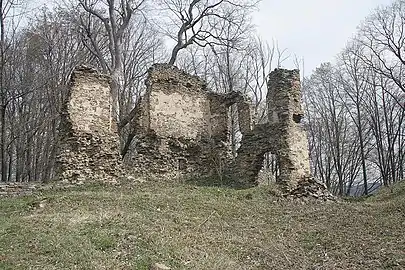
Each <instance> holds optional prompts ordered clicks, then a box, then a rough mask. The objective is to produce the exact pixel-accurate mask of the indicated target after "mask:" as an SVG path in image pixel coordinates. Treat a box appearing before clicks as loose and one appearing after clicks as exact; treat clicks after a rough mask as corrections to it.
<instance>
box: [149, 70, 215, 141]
mask: <svg viewBox="0 0 405 270" xmlns="http://www.w3.org/2000/svg"><path fill="white" fill-rule="evenodd" d="M149 85H150V91H149V104H150V107H149V108H148V109H149V111H150V113H149V115H150V129H152V130H154V131H155V133H156V135H158V136H162V137H172V138H189V139H197V138H201V137H207V136H208V135H209V132H210V123H209V117H210V107H209V106H210V104H209V100H208V97H207V94H206V91H205V90H204V88H205V87H206V86H205V83H204V82H202V81H201V80H200V79H198V78H197V77H193V76H190V75H188V74H185V73H183V72H180V71H179V70H177V69H174V68H172V67H170V68H169V67H164V68H159V67H154V69H153V71H151V72H150V76H149Z"/></svg>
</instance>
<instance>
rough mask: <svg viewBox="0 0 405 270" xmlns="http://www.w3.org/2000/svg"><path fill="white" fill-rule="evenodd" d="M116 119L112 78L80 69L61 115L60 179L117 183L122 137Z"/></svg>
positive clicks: (85, 68) (76, 71) (86, 69)
mask: <svg viewBox="0 0 405 270" xmlns="http://www.w3.org/2000/svg"><path fill="white" fill-rule="evenodd" d="M112 119H113V118H112V117H111V98H110V79H109V77H108V76H105V75H102V74H100V73H98V72H97V71H96V70H95V69H92V68H89V67H85V66H81V67H78V68H76V69H75V70H74V72H73V73H72V76H71V86H70V89H69V92H68V97H67V99H66V100H65V101H64V103H63V107H62V112H61V123H60V127H59V153H58V156H57V171H58V174H57V176H58V178H59V179H60V180H64V181H69V182H78V181H85V180H86V181H89V180H91V179H94V180H97V181H107V182H108V181H115V179H116V177H117V176H118V175H119V172H120V170H121V168H120V164H119V162H120V158H119V137H118V134H117V132H116V128H115V123H114V121H113V120H112Z"/></svg>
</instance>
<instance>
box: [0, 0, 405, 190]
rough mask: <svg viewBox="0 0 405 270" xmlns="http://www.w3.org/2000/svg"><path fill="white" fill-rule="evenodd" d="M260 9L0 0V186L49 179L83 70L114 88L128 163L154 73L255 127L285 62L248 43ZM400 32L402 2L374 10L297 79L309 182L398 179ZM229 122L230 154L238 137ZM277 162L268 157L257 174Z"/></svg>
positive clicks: (226, 0)
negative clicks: (245, 111)
mask: <svg viewBox="0 0 405 270" xmlns="http://www.w3.org/2000/svg"><path fill="white" fill-rule="evenodd" d="M258 2H259V1H257V2H254V1H248V0H189V1H182V0H72V1H60V3H59V4H58V5H55V6H53V7H46V6H44V7H43V8H42V9H40V10H35V11H30V9H29V5H28V2H27V1H23V0H20V1H16V0H0V6H1V10H0V162H1V164H0V170H1V178H0V182H30V181H47V180H50V179H52V178H53V176H54V165H55V164H54V162H55V156H56V154H57V153H56V150H57V149H56V146H57V143H56V140H57V133H58V121H59V120H58V119H59V110H60V108H61V103H62V101H63V100H64V98H65V96H66V94H67V90H68V87H69V85H68V84H69V77H70V74H71V72H72V71H73V69H74V67H75V66H77V65H80V64H87V65H92V66H95V67H97V68H98V69H99V70H100V71H102V72H103V73H106V74H109V75H110V76H111V78H112V83H111V89H112V95H113V101H114V112H115V115H116V119H117V121H118V127H119V134H120V137H121V145H122V154H123V156H124V157H125V160H126V161H127V162H130V156H131V155H132V154H133V149H132V142H133V139H134V132H133V128H132V127H133V125H132V124H131V123H132V122H131V121H132V118H133V113H134V110H133V109H134V107H135V105H136V103H137V101H138V100H139V97H141V96H142V94H143V92H144V90H145V85H144V80H145V76H146V71H147V69H148V68H149V67H150V66H151V65H152V64H153V63H162V62H163V63H169V64H175V65H176V66H178V67H179V68H181V69H183V70H185V71H187V72H189V73H191V74H195V75H198V76H200V77H201V78H202V79H204V80H205V81H207V83H208V85H209V87H210V89H211V90H212V91H217V92H223V93H225V92H231V91H240V92H243V93H245V94H246V95H248V96H250V97H251V98H252V108H253V110H254V118H255V119H254V120H255V122H256V123H259V122H263V121H265V119H266V117H265V115H266V106H265V97H266V92H267V76H268V74H269V73H270V71H271V70H273V69H274V68H277V67H283V62H284V61H285V60H286V58H287V57H290V56H289V55H288V53H287V51H286V50H285V49H281V48H279V47H278V46H277V44H276V43H275V42H273V43H268V42H267V41H265V40H263V39H262V38H261V37H260V36H258V35H257V34H256V32H255V26H254V25H253V23H252V21H251V17H252V14H253V12H254V11H255V10H256V9H257V8H258ZM404 25H405V1H404V0H396V1H393V3H392V4H391V5H389V6H385V7H379V8H377V9H376V10H375V11H373V13H372V14H370V15H369V16H368V17H367V18H365V20H364V21H363V23H362V24H361V25H360V26H359V27H358V32H357V33H356V35H354V36H353V38H352V39H351V40H349V41H348V42H347V45H346V47H345V48H342V51H341V52H340V53H339V54H338V55H337V57H336V61H335V62H333V63H321V64H320V65H319V67H318V68H317V69H316V70H315V71H314V72H313V73H312V74H311V75H310V76H309V77H305V78H303V79H302V89H303V101H304V105H305V109H306V118H305V122H304V125H305V127H306V129H307V131H308V134H309V144H310V156H311V166H312V169H313V174H314V176H315V177H316V178H318V179H319V180H320V181H322V182H324V183H325V184H326V185H327V187H328V188H329V189H330V190H331V191H332V192H333V193H334V194H338V195H350V194H354V193H355V192H356V189H357V186H358V185H359V184H361V186H362V188H361V191H360V193H361V194H363V193H364V194H367V193H368V191H369V190H372V189H373V186H375V185H385V186H389V185H391V184H393V183H395V182H397V181H399V180H401V179H404V165H405V124H404V118H405V82H404V80H405V73H404V72H405V27H404ZM314 42H322V41H321V40H320V41H314ZM295 62H296V66H297V68H301V65H303V63H302V62H300V61H298V60H296V61H295ZM234 111H235V108H231V109H230V115H234ZM230 119H231V121H230V123H229V125H230V131H231V132H230V141H231V142H232V150H233V153H234V154H235V153H236V150H237V147H238V142H239V141H240V134H239V132H238V126H237V121H236V119H235V117H231V118H230ZM276 163H277V161H276V159H274V160H273V159H272V158H271V157H270V158H269V159H268V162H266V164H265V167H268V168H269V169H272V170H274V171H276V170H277V166H276V165H277V164H276ZM361 194H358V195H361Z"/></svg>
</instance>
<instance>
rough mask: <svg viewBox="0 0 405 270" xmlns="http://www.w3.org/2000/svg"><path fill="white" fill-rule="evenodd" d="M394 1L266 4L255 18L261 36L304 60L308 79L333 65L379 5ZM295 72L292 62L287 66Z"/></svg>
mask: <svg viewBox="0 0 405 270" xmlns="http://www.w3.org/2000/svg"><path fill="white" fill-rule="evenodd" d="M391 2H392V1H391V0H262V3H261V4H260V10H259V12H258V13H257V14H255V16H254V23H255V24H256V25H257V26H258V33H259V35H260V36H261V37H262V38H263V39H264V40H266V41H268V42H269V43H270V44H271V43H272V39H274V40H275V41H277V42H278V44H279V47H280V48H281V49H287V50H288V53H289V54H291V55H292V56H294V54H295V55H297V56H298V57H299V58H303V59H304V63H305V70H304V72H305V74H304V75H305V76H307V75H310V73H311V71H312V70H313V69H315V68H316V67H317V66H319V65H320V64H321V63H323V62H332V61H333V60H334V57H335V55H337V54H338V53H339V52H340V51H341V50H342V49H343V48H344V46H345V44H346V42H347V41H348V40H349V39H350V37H351V36H353V35H354V34H355V33H356V27H357V26H358V25H359V24H360V23H361V22H362V20H364V19H365V17H366V16H368V15H369V14H370V13H371V12H372V11H373V10H374V9H375V8H376V7H378V6H379V5H388V4H390V3H391ZM283 66H284V67H285V68H295V66H294V64H293V61H292V60H291V59H290V60H289V61H286V62H285V63H284V65H283Z"/></svg>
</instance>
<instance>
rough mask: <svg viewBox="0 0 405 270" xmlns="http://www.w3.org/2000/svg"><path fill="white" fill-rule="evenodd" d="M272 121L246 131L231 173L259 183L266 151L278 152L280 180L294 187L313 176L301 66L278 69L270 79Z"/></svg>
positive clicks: (245, 182) (243, 180)
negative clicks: (303, 121)
mask: <svg viewBox="0 0 405 270" xmlns="http://www.w3.org/2000/svg"><path fill="white" fill-rule="evenodd" d="M267 103H268V118H269V122H268V123H265V124H259V125H257V126H255V128H254V129H253V130H248V131H247V132H245V134H244V137H243V139H242V142H241V147H240V148H239V150H238V155H237V157H236V160H235V162H234V163H233V164H232V166H231V167H230V174H231V175H232V177H233V178H235V179H236V181H239V182H240V183H241V184H242V185H244V186H254V185H257V184H258V179H257V176H258V173H259V171H260V169H261V168H262V166H263V160H264V154H265V153H268V152H271V153H273V154H276V155H277V157H278V162H279V169H280V176H279V179H278V182H280V183H282V184H283V186H284V187H285V188H286V189H287V190H293V189H294V188H296V187H297V185H298V183H299V182H300V181H304V180H306V179H308V178H309V177H310V166H309V155H308V141H307V135H306V132H305V130H304V129H303V127H302V126H301V124H300V122H301V119H302V117H303V111H302V107H301V89H300V78H299V71H298V70H285V69H276V70H274V71H273V72H272V73H270V76H269V81H268V94H267Z"/></svg>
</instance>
